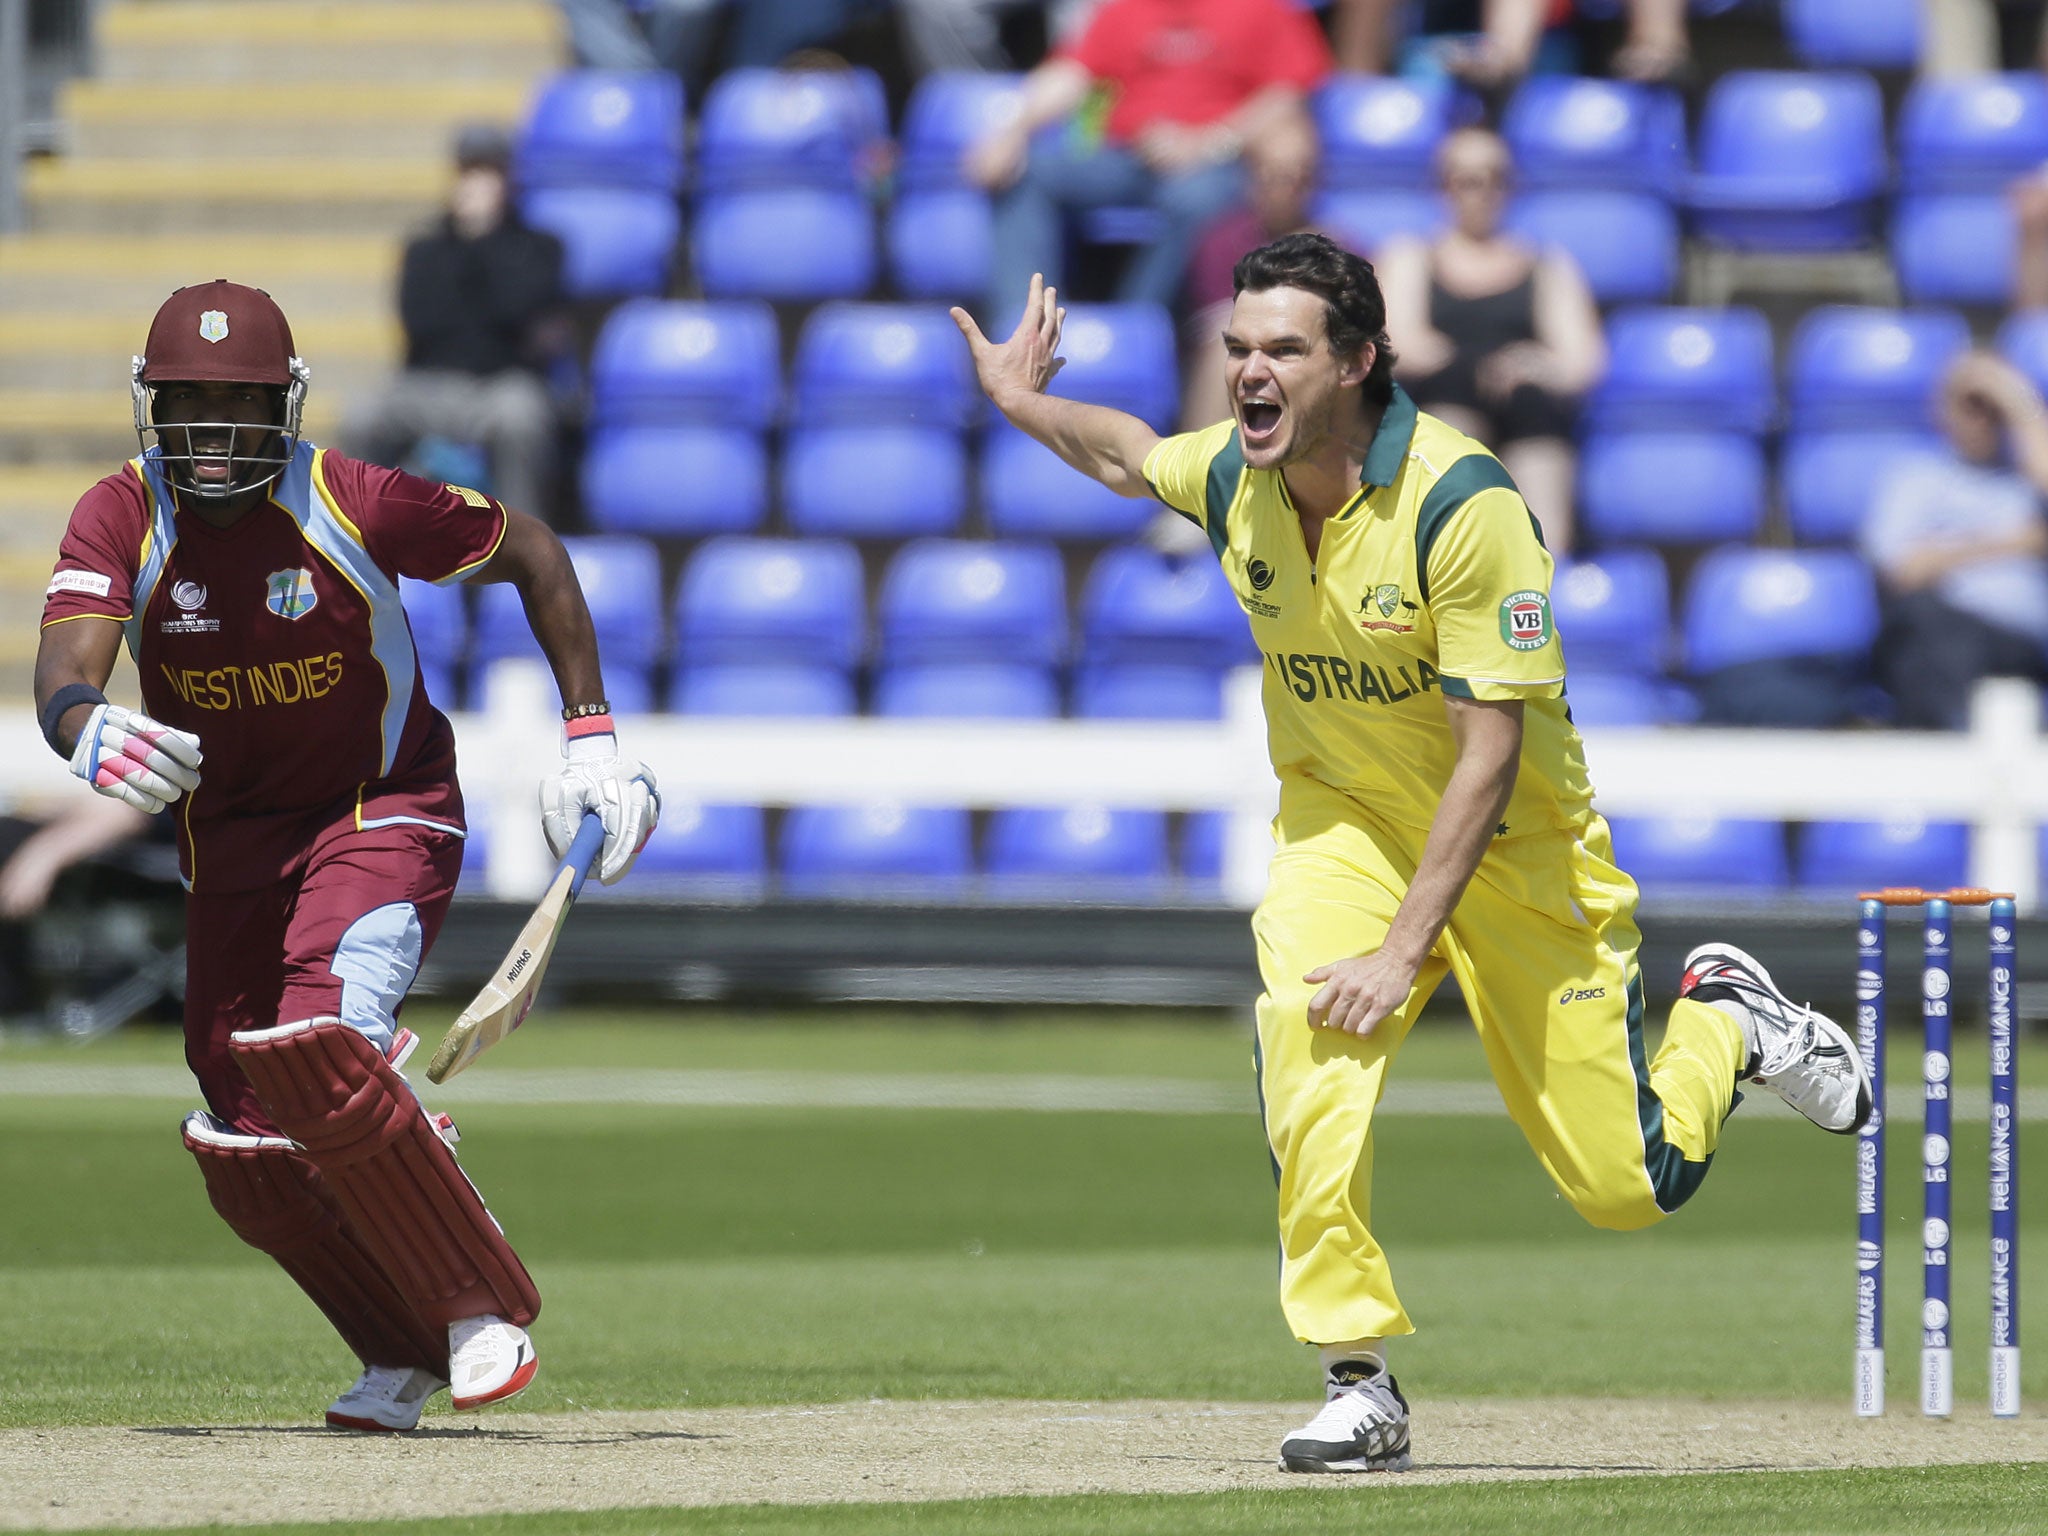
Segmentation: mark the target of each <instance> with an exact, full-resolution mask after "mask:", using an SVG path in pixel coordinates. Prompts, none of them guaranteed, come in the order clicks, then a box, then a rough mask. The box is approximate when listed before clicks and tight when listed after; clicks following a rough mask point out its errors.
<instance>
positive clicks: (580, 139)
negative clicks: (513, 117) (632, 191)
mask: <svg viewBox="0 0 2048 1536" xmlns="http://www.w3.org/2000/svg"><path fill="white" fill-rule="evenodd" d="M514 158H515V164H516V167H517V179H518V182H519V184H520V185H521V186H522V187H526V188H535V187H637V188H640V189H642V190H644V191H655V192H667V193H669V194H671V195H673V194H674V193H675V192H676V190H677V189H678V188H680V187H681V186H682V184H683V87H682V82H681V81H680V80H679V79H677V77H676V76H675V75H674V74H673V73H672V72H671V71H669V70H665V69H650V70H598V69H585V70H575V71H572V72H570V73H568V74H561V75H556V76H555V77H554V78H553V79H552V80H550V81H548V82H547V84H546V85H544V86H542V87H541V91H540V94H539V95H538V96H536V97H535V98H534V102H533V110H532V111H531V112H529V113H528V114H527V119H526V124H525V126H524V128H523V129H522V130H521V132H520V135H519V143H518V147H517V150H516V151H515V157H514Z"/></svg>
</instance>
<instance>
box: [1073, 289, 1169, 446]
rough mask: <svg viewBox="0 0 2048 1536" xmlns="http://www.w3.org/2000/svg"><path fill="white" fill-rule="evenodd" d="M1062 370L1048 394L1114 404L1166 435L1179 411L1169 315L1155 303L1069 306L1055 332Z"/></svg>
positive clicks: (1092, 403)
mask: <svg viewBox="0 0 2048 1536" xmlns="http://www.w3.org/2000/svg"><path fill="white" fill-rule="evenodd" d="M1060 356H1061V357H1063V358H1065V359H1066V360H1067V361H1066V366H1065V367H1064V368H1062V369H1061V370H1060V372H1059V376H1058V377H1057V378H1055V379H1054V380H1053V382H1052V393H1053V394H1056V395H1062V396H1064V397H1066V398H1067V399H1069V400H1086V401H1087V402H1088V403H1089V404H1091V405H1108V406H1114V407H1115V408H1116V409H1117V410H1120V411H1128V412H1130V414H1131V415H1133V416H1137V417H1141V418H1143V419H1144V420H1145V421H1148V422H1150V423H1151V424H1152V426H1153V428H1154V429H1155V430H1157V431H1161V432H1165V431H1170V430H1171V429H1172V426H1173V422H1174V418H1175V416H1176V415H1177V414H1178V412H1179V410H1180V364H1179V361H1178V354H1177V352H1176V342H1175V338H1174V332H1173V317H1172V316H1171V315H1169V314H1168V313H1167V312H1166V309H1165V308H1164V307H1163V306H1161V305H1158V304H1074V305H1070V306H1069V307H1068V309H1067V322H1066V325H1065V327H1064V328H1063V329H1062V330H1061V332H1060Z"/></svg>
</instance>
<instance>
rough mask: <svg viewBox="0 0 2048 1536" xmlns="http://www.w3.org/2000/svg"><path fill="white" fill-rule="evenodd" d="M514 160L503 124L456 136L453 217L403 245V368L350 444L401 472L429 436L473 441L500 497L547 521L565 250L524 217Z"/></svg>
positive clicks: (351, 427)
mask: <svg viewBox="0 0 2048 1536" xmlns="http://www.w3.org/2000/svg"><path fill="white" fill-rule="evenodd" d="M510 160H511V146H510V142H509V141H508V140H507V138H506V137H505V135H504V134H503V133H502V132H500V131H499V130H497V129H495V128H466V129H464V130H463V131H462V133H461V134H460V135H459V136H458V138H457V139H456V144H455V163H456V176H455V186H454V189H453V190H452V191H451V192H450V193H449V196H448V211H447V213H446V214H445V215H444V216H443V217H442V218H441V220H440V221H439V223H438V224H436V225H435V227H434V228H433V229H431V230H429V231H428V232H427V233H425V234H422V235H420V236H418V237H417V238H415V239H414V240H413V241H412V242H411V243H410V244H409V245H407V246H406V248H405V266H404V270H403V273H402V275H401V276H400V278H399V287H398V311H399V318H400V319H401V320H402V322H403V323H404V326H405V368H404V371H403V372H401V373H400V374H399V375H398V377H397V378H395V379H393V380H392V381H391V384H390V385H389V387H388V388H387V389H386V390H385V391H384V393H383V395H382V396H381V397H379V398H378V399H376V400H373V401H370V402H369V403H368V404H367V405H365V406H364V407H363V408H362V409H361V410H359V411H357V412H355V413H353V414H352V417H351V419H350V421H349V422H348V423H347V425H345V426H344V427H343V429H342V437H343V441H344V443H345V445H346V449H347V451H348V452H349V453H351V454H354V455H355V456H357V457H358V458H364V459H368V460H370V461H371V462H373V463H377V464H387V465H391V466H393V467H397V466H398V465H399V464H400V463H401V462H402V461H403V460H404V459H405V458H406V457H407V456H408V455H410V454H411V453H412V452H413V451H414V449H415V448H417V447H418V445H419V442H420V440H421V439H422V438H426V437H442V438H450V439H453V440H455V441H457V442H463V443H473V444H475V445H477V446H479V447H481V448H482V449H483V450H484V451H485V452H486V453H487V454H488V455H489V458H490V470H491V484H490V487H489V489H490V490H491V492H492V493H493V494H494V495H496V496H497V497H498V499H499V500H501V501H503V502H505V503H507V504H508V505H510V506H513V507H517V508H519V509H520V510H521V511H524V512H531V513H533V514H534V515H535V516H539V517H545V516H546V515H547V509H548V503H549V496H548V491H549V482H550V477H551V476H552V474H553V472H554V463H555V435H556V430H557V423H556V416H555V406H554V401H553V399H552V398H551V397H550V396H549V394H548V389H547V385H546V384H545V383H544V382H543V381H542V379H541V376H540V372H539V370H540V368H541V367H542V366H543V365H544V362H545V358H544V356H543V345H544V342H545V338H546V333H547V332H548V330H549V329H550V327H551V322H553V321H554V320H555V319H556V317H557V315H558V311H559V309H560V306H561V302H562V244H561V242H560V241H559V240H557V239H556V238H555V237H554V236H553V235H551V234H548V233H546V232H545V231H542V230H537V229H531V228H529V227H527V225H525V224H524V223H522V222H521V221H520V218H519V213H518V210H517V208H516V207H515V206H514V205H513V202H512V197H511V186H510V178H509V165H510Z"/></svg>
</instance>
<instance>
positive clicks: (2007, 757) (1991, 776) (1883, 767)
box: [0, 664, 2048, 909]
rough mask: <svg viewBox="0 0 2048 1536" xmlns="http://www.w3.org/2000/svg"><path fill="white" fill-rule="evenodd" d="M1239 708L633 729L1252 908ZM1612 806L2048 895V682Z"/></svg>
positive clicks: (1651, 747)
mask: <svg viewBox="0 0 2048 1536" xmlns="http://www.w3.org/2000/svg"><path fill="white" fill-rule="evenodd" d="M1225 701H1226V702H1225V713H1224V718H1223V720H1222V721H1220V722H1213V723H1212V722H1188V723H1161V724H1155V723H1148V722H1120V721H1098V720H1043V721H981V720H976V721H941V720H884V719H875V718H850V719H840V720H829V719H828V720H816V719H805V720H748V719H729V718H714V717H708V716H684V715H650V716H642V717H638V718H634V719H631V720H628V721H626V722H624V723H623V724H622V726H621V730H622V732H623V736H624V741H625V744H626V746H627V748H628V749H629V750H630V751H631V752H632V753H633V754H634V755H636V756H638V757H641V758H643V759H644V760H645V761H646V762H647V763H648V764H649V766H651V767H652V768H653V769H654V771H655V774H656V776H657V777H658V778H659V779H660V781H661V787H662V793H663V795H664V797H665V798H666V799H667V800H668V802H669V803H670V804H671V805H675V804H679V803H682V802H686V801H690V800H696V801H701V802H705V803H717V802H736V803H740V804H748V805H769V806H790V805H807V804H829V803H834V802H853V803H858V802H865V801H872V800H895V801H901V802H904V803H906V804H928V805H960V806H970V807H976V808H986V807H994V806H1005V805H1069V804H1086V803H1091V802H1092V803H1097V804H1103V805H1109V806H1149V807H1153V808H1156V809H1160V810H1169V811H1195V810H1222V811H1228V812H1231V813H1233V814H1232V820H1231V835H1230V836H1229V838H1228V839H1227V840H1226V849H1225V860H1224V888H1225V893H1226V895H1227V896H1228V897H1229V899H1231V900H1232V901H1235V902H1237V903H1239V904H1240V905H1243V906H1247V907H1248V906H1250V905H1252V904H1253V903H1254V902H1255V901H1256V900H1257V899H1258V896H1259V893H1260V890H1261V887H1262V885H1263V883H1264V878H1265V860H1266V852H1267V848H1268V843H1267V837H1266V823H1267V821H1268V820H1269V819H1270V818H1271V815H1272V809H1273V804H1274V784H1273V777H1272V774H1271V772H1270V770H1269V769H1268V768H1267V766H1266V752H1265V735H1266V733H1265V720H1264V716H1263V714H1262V712H1261V710H1260V705H1259V674H1258V673H1257V671H1255V670H1246V671H1244V672H1241V673H1239V674H1237V675H1236V676H1234V677H1233V678H1231V679H1230V683H1229V687H1228V688H1227V689H1226V690H1225ZM555 713H556V712H555V709H554V703H553V690H552V685H551V684H550V683H549V681H548V680H547V677H546V675H545V673H544V672H543V671H542V669H541V668H540V667H539V665H538V664H534V665H532V666H531V667H528V666H524V665H516V666H515V665H503V666H500V667H498V668H495V669H494V670H493V672H492V674H491V681H490V688H489V694H488V697H487V699H486V701H485V707H484V708H483V709H482V710H480V711H476V712H471V713H465V714H460V715H457V716H456V717H455V728H456V735H457V739H458V741H459V743H460V750H461V758H462V773H463V783H464V787H465V790H466V792H467V794H468V797H469V800H470V803H471V805H472V807H473V809H474V812H475V813H476V815H477V819H478V820H479V821H481V822H487V823H488V824H489V825H492V826H495V827H497V828H501V829H503V828H517V827H520V826H522V825H530V824H531V823H532V822H533V821H534V820H535V819H536V816H537V812H536V808H535V790H534V786H535V784H536V782H537V781H538V779H539V777H540V775H541V774H543V773H544V772H547V771H548V770H549V769H550V768H551V766H552V765H553V764H554V763H555V762H556V761H558V756H557V750H558V749H557V744H556V731H557V726H556V724H555V723H554V722H555ZM5 729H6V731H7V736H6V739H7V740H9V741H11V742H14V743H16V744H17V747H18V750H16V751H14V752H11V753H8V754H4V758H0V800H4V801H10V802H12V801H19V800H23V799H35V798H47V797H48V796H51V795H54V794H60V793H67V792H72V791H75V790H76V789H77V786H76V784H75V783H73V782H71V781H70V780H68V779H67V778H66V775H65V770H64V766H63V764H61V763H60V762H58V761H57V759H56V758H55V757H53V756H52V755H51V753H50V752H49V751H48V750H47V749H46V748H45V747H43V746H42V744H41V743H40V741H39V740H38V739H37V737H36V733H35V723H34V720H33V717H32V716H31V715H30V713H29V711H27V710H26V709H18V710H16V711H14V712H13V715H12V718H11V719H9V720H8V721H7V724H6V727H5ZM1586 751H1587V757H1588V759H1589V761H1590V763H1591V766H1592V773H1593V782H1594V784H1595V786H1596V787H1597V790H1598V794H1599V805H1600V809H1601V810H1602V811H1604V812H1606V813H1608V814H1610V815H1620V816H1700V817H1708V816H1746V817H1759V818H1764V819H1769V820H1783V821H1807V820H1817V819H1849V820H1866V821H1893V820H1908V819H1921V820H1929V821H1936V820H1939V821H1964V822H1968V823H1970V824H1971V826H1972V828H1973V829H1974V830H1973V835H1972V839H1971V880H1972V883H1974V884H1978V885H1985V886H1989V887H1992V888H1995V889H2001V890H2010V891H2013V892H2015V893H2017V894H2018V896H2019V898H2020V902H2021V905H2022V907H2023V908H2024V909H2033V908H2034V907H2036V906H2037V904H2038V900H2039V884H2040V882H2039V870H2038V862H2039V860H2038V848H2039V845H2038V843H2037V841H2036V828H2037V827H2038V826H2039V825H2040V824H2042V823H2043V822H2048V743H2044V741H2043V739H2042V737H2041V711H2040V701H2039V695H2038V693H2037V692H2036V690H2035V689H2034V688H2033V687H2032V686H2031V685H2029V684H2026V683H2019V682H2008V681H1999V682H1991V683H1986V684H1983V685H1982V686H1981V687H1980V688H1979V690H1978V692H1977V695H1976V698H1975V699H1974V701H1973V709H1972V724H1971V729H1970V730H1969V731H1968V732H1965V733H1958V734H1953V735H1949V734H1932V733H1918V732H1906V731H1855V732H1820V731H1739V730H1722V729H1699V728H1696V729H1683V730H1680V729H1664V730H1609V731H1589V732H1588V733H1587V742H1586ZM488 869H489V875H488V880H489V888H490V890H491V892H492V894H494V895H498V896H503V897H507V898H519V897H526V896H530V895H532V894H534V893H536V892H537V891H538V890H539V889H540V888H541V886H542V885H543V884H544V883H545V878H546V853H545V850H544V849H543V848H542V847H541V843H540V839H539V838H538V837H522V836H499V837H496V838H494V839H493V841H492V849H491V858H490V861H489V866H488Z"/></svg>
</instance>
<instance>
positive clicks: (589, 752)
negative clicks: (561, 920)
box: [540, 715, 661, 885]
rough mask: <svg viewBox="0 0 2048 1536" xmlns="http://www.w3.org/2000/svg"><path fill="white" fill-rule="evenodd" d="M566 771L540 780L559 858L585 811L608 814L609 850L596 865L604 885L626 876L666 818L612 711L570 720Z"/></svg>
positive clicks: (545, 821)
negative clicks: (627, 752)
mask: <svg viewBox="0 0 2048 1536" xmlns="http://www.w3.org/2000/svg"><path fill="white" fill-rule="evenodd" d="M562 759H563V765H562V771H561V772H560V773H558V774H556V775H555V776H554V777H553V778H548V779H543V780H541V785H540V825H541V831H542V833H543V834H544V835H545V836H546V837H547V840H548V847H549V848H550V849H552V850H553V852H554V855H555V857H556V858H558V859H559V858H561V857H562V855H563V854H565V853H567V852H568V851H569V844H570V843H571V842H573V841H574V840H575V837H576V829H577V828H578V827H580V826H582V825H583V818H584V816H585V815H586V814H587V813H589V812H591V811H595V812H596V813H597V814H598V815H599V816H600V817H602V818H603V819H604V851H603V852H602V853H601V854H600V855H599V856H598V861H597V868H596V869H595V870H594V871H593V873H594V874H596V876H597V878H598V880H599V881H600V882H602V883H603V884H605V885H616V884H618V883H619V881H620V880H622V879H624V878H625V875H626V871H627V870H629V869H631V868H632V867H633V861H634V860H635V859H637V858H639V857H640V850H641V849H642V848H644V847H646V846H647V839H648V838H649V837H650V836H651V835H653V832H654V827H655V823H657V822H658V821H660V820H661V792H660V791H659V790H657V789H656V788H655V787H654V775H653V774H652V773H651V772H649V771H648V768H647V765H646V764H644V763H636V762H632V761H629V760H628V759H626V758H623V757H621V756H619V738H618V735H617V733H616V732H615V731H614V730H613V729H612V719H611V716H610V715H586V716H585V717H583V718H582V719H580V720H575V721H572V722H570V725H569V728H568V731H567V732H565V733H564V736H563V741H562Z"/></svg>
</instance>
